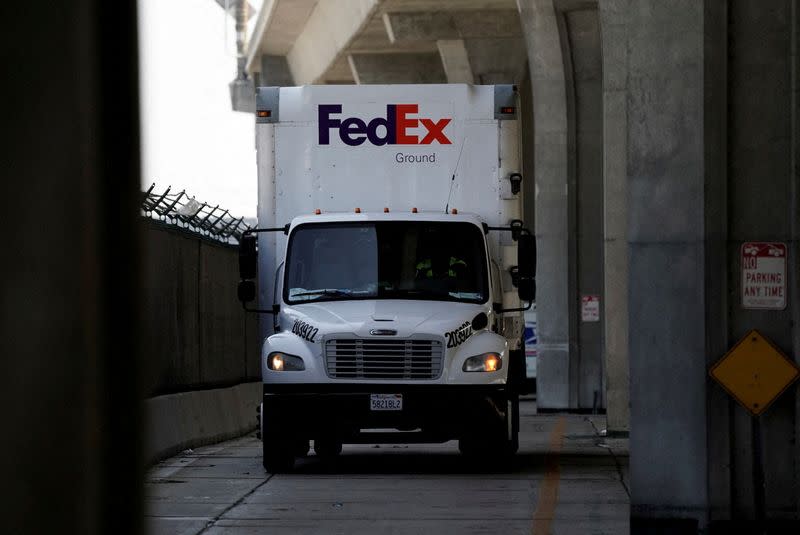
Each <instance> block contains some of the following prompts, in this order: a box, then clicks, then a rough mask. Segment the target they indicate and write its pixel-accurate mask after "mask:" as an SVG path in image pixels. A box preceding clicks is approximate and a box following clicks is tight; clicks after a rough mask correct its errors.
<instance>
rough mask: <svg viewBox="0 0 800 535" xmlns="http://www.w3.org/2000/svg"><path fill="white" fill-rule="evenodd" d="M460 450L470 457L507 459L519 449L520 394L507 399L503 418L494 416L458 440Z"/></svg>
mask: <svg viewBox="0 0 800 535" xmlns="http://www.w3.org/2000/svg"><path fill="white" fill-rule="evenodd" d="M458 449H459V451H460V452H461V453H462V454H463V455H466V456H470V457H477V456H480V457H483V458H485V459H495V460H498V461H506V460H509V459H510V458H511V457H513V456H514V455H515V454H516V453H517V451H518V450H519V396H517V395H512V396H510V397H509V398H508V400H507V401H506V407H505V411H504V414H503V415H502V417H501V418H499V419H495V418H493V419H492V420H491V421H489V422H487V423H486V425H485V426H483V427H482V428H481V429H477V430H475V431H474V432H473V433H470V434H469V435H466V436H463V437H461V438H460V439H459V440H458Z"/></svg>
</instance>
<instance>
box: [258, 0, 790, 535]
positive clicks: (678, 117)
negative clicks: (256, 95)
mask: <svg viewBox="0 0 800 535" xmlns="http://www.w3.org/2000/svg"><path fill="white" fill-rule="evenodd" d="M797 22H798V6H797V3H796V2H792V1H789V0H784V1H775V2H769V3H756V2H747V1H743V0H736V1H734V0H728V1H724V0H723V1H711V0H708V1H701V0H696V1H685V2H678V3H673V2H662V1H659V0H637V1H633V0H519V1H514V0H496V1H491V0H483V1H479V0H463V1H456V0H439V1H433V0H384V1H381V0H354V1H350V2H341V1H335V0H294V1H291V2H290V1H285V0H267V1H266V2H265V4H264V8H263V9H262V12H261V13H260V15H259V20H258V22H257V24H256V30H255V33H254V35H253V37H252V39H251V41H250V45H249V49H248V56H247V68H248V71H249V74H250V75H251V77H252V79H253V80H254V83H255V84H257V85H302V84H334V83H348V84H351V83H357V84H376V83H444V82H449V83H475V84H494V83H515V84H518V85H519V87H520V88H521V94H522V107H523V117H522V126H523V143H524V169H523V174H524V181H523V193H522V194H523V196H524V199H525V219H526V222H527V224H528V225H529V226H530V227H532V228H533V229H534V230H535V234H536V237H537V242H538V250H539V260H538V280H539V288H540V290H539V295H538V299H537V303H536V306H537V315H538V338H539V345H538V355H539V357H538V359H539V363H538V404H539V407H540V408H541V409H544V410H564V409H567V410H572V411H591V410H594V409H599V410H603V409H605V410H606V411H607V418H608V427H609V430H610V431H619V432H627V431H628V429H630V433H631V450H632V460H631V485H632V508H633V510H632V514H633V515H634V516H635V517H637V518H639V517H640V518H642V519H645V520H647V519H664V518H678V519H686V520H687V521H688V523H689V525H694V524H695V523H696V524H697V525H699V526H704V525H706V524H708V523H709V522H711V523H712V524H713V522H716V521H726V520H729V519H750V518H753V517H754V516H756V514H757V512H756V510H755V507H756V505H755V504H756V503H757V502H758V500H757V495H758V493H757V492H756V491H757V487H758V485H757V484H755V485H754V483H753V477H752V474H753V471H754V470H753V469H754V466H753V458H752V451H753V448H754V443H753V433H752V432H751V426H752V422H751V419H750V417H749V415H748V414H747V413H746V412H745V411H744V410H743V409H742V408H741V407H739V406H738V405H737V404H736V403H735V402H733V401H731V400H730V399H729V397H728V396H727V394H726V393H725V392H724V391H723V390H722V389H721V388H719V387H718V386H717V385H716V384H714V383H713V382H712V381H711V380H710V379H709V377H708V369H709V368H710V366H711V365H712V364H713V363H714V362H716V361H717V360H718V359H719V358H720V357H721V356H722V355H723V354H724V353H725V352H726V351H727V349H729V348H730V347H731V346H732V345H733V344H734V343H735V342H736V341H737V340H738V339H739V338H741V337H742V336H743V335H744V334H745V333H746V332H748V331H749V330H750V329H753V328H757V329H760V330H761V331H762V333H764V334H765V335H766V336H767V337H768V338H770V339H771V340H772V341H773V342H774V343H775V344H776V345H777V346H778V347H779V348H781V349H782V350H783V351H784V352H785V353H787V354H788V355H790V356H794V355H795V354H796V350H797V346H798V344H800V330H799V329H798V326H797V325H798V320H800V317H798V314H799V313H800V311H799V310H798V299H797V298H798V294H797V288H798V284H797V275H796V273H797V265H796V257H797V253H798V250H797V241H796V239H797V237H796V234H797V232H798V228H800V227H799V226H798V187H797V167H796V161H797V158H796V156H797V151H798V133H797V120H796V119H797V99H796V95H797V93H798V79H797V72H798V69H797V57H798V54H797V51H798V49H797ZM748 241H764V242H780V243H785V244H787V246H788V251H789V254H788V256H789V270H788V273H789V275H788V277H789V280H788V286H787V288H788V296H787V306H786V307H785V309H783V310H751V309H748V308H744V307H743V306H742V300H741V287H740V280H741V272H740V264H739V254H740V247H741V245H742V244H743V243H744V242H748ZM587 298H592V299H593V298H599V300H600V303H601V308H600V311H601V312H600V316H599V320H597V318H596V317H592V316H585V315H584V314H582V302H584V300H586V299H587ZM798 415H800V399H799V398H798V396H797V393H796V391H795V390H790V391H789V392H787V393H786V394H785V395H784V396H782V397H781V398H780V399H779V400H778V402H777V403H776V404H775V405H774V406H773V407H772V409H771V410H770V412H769V413H767V414H766V415H764V416H762V417H761V420H762V426H763V430H764V431H763V437H762V440H763V449H764V455H765V480H766V484H765V485H766V486H765V488H766V491H765V492H766V498H765V500H766V509H767V512H768V516H769V517H771V518H778V519H796V518H797V517H798V513H799V511H800V490H798V489H800V484H798V483H800V463H798V460H800V450H798V448H800V443H799V442H798V441H797V440H796V435H797V432H798V426H799V425H800V419H799V418H798Z"/></svg>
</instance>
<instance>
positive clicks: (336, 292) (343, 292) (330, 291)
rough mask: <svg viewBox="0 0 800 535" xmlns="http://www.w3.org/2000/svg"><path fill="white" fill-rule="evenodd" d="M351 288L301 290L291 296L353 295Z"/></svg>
mask: <svg viewBox="0 0 800 535" xmlns="http://www.w3.org/2000/svg"><path fill="white" fill-rule="evenodd" d="M352 293H353V292H352V291H351V290H341V289H338V288H320V289H319V290H310V291H308V292H300V293H296V294H291V295H290V296H289V297H291V298H294V297H303V296H306V295H333V296H336V297H347V296H349V295H352Z"/></svg>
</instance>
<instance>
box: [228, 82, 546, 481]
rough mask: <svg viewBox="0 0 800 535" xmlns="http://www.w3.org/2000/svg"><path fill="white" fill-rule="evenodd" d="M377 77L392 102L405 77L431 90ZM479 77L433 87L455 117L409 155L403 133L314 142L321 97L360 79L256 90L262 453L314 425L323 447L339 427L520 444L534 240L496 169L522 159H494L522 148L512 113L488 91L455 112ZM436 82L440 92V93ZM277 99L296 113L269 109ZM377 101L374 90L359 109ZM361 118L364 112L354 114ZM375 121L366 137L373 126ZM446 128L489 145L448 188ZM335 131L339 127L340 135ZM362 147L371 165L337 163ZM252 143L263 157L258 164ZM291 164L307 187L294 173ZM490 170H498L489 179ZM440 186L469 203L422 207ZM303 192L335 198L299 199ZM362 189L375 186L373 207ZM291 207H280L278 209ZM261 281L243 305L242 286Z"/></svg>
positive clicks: (324, 109)
mask: <svg viewBox="0 0 800 535" xmlns="http://www.w3.org/2000/svg"><path fill="white" fill-rule="evenodd" d="M372 87H373V91H372V93H370V95H371V97H372V98H374V99H376V100H382V102H380V104H379V105H380V107H381V108H382V107H383V102H386V103H387V106H386V109H387V110H388V112H387V118H388V119H387V120H391V113H392V109H393V108H392V107H391V106H406V108H407V107H408V105H406V104H392V102H397V101H398V100H397V96H396V95H399V94H402V95H404V96H403V98H405V99H409V91H408V88H414V89H413V90H412V91H411V99H413V98H414V95H413V93H415V92H416V93H418V98H417V99H418V100H422V99H421V98H419V96H422V95H424V94H427V93H429V92H430V91H431V89H430V86H401V87H399V88H398V87H396V86H372ZM375 87H378V88H379V89H378V90H377V91H375V90H374V88H375ZM270 89H271V90H272V89H274V88H270ZM287 89H289V91H285V90H287ZM291 90H295V91H294V92H292V91H291ZM465 90H466V91H465ZM492 90H493V88H492V87H491V86H489V88H488V89H483V88H481V89H479V90H478V91H477V92H476V91H473V90H472V88H471V87H470V86H437V87H436V88H434V90H433V97H434V98H433V99H432V100H433V101H434V102H435V103H436V104H437V106H438V107H439V108H440V109H442V108H443V109H446V110H449V114H450V115H451V116H452V118H448V119H438V120H432V122H433V124H435V125H437V126H436V127H435V130H436V135H435V136H434V138H433V139H432V140H431V141H432V143H431V145H432V147H424V148H422V149H419V148H418V149H416V150H417V151H418V152H425V153H426V154H421V155H419V157H415V158H412V159H409V158H407V157H406V156H408V154H409V153H412V150H411V149H409V148H405V149H404V152H403V154H404V157H403V158H401V159H398V158H397V154H400V152H398V151H397V150H396V149H395V148H392V147H388V150H386V147H385V145H386V144H387V143H383V144H381V143H377V146H378V147H379V148H380V150H374V151H372V152H371V153H366V154H365V153H364V152H363V151H362V152H358V150H359V149H358V147H353V146H348V147H344V148H346V149H347V150H348V152H346V153H345V152H344V151H342V152H341V153H339V154H337V153H336V152H331V148H330V147H329V146H327V145H330V144H331V138H332V136H331V135H330V133H329V132H328V131H327V130H329V125H330V124H331V122H332V119H331V117H332V115H331V114H332V113H333V112H337V113H338V112H341V109H342V106H341V105H339V104H336V105H333V104H330V102H336V101H337V100H338V101H340V102H341V101H342V100H350V101H353V97H354V93H355V96H357V95H358V94H361V95H366V94H367V93H366V91H367V89H366V88H365V87H361V86H359V87H355V88H349V89H347V88H341V87H337V88H322V87H318V88H281V89H280V91H281V92H279V93H278V97H276V96H275V92H274V91H271V93H270V94H268V95H267V97H266V98H263V99H262V101H261V104H262V105H263V106H271V108H270V109H269V110H268V111H269V114H268V115H269V117H270V118H274V117H275V116H276V115H280V116H281V119H279V120H274V121H273V122H271V123H266V124H268V125H269V129H263V130H261V131H259V130H258V129H257V147H258V150H259V161H260V164H259V181H260V182H259V183H260V191H259V227H260V228H258V229H253V230H251V231H249V232H247V233H245V235H244V236H243V238H242V241H241V252H240V261H241V262H240V264H241V265H240V276H241V279H242V281H241V282H240V288H239V297H240V299H241V300H242V302H243V303H244V304H245V307H246V308H247V309H250V310H254V311H256V312H261V313H263V314H265V316H266V317H267V318H269V319H268V322H265V323H267V326H266V328H265V331H267V332H266V333H265V338H264V343H263V347H262V351H261V365H262V378H263V402H262V406H261V411H260V418H261V436H262V440H263V447H264V466H265V468H266V469H267V470H268V471H270V472H277V471H284V470H288V469H290V468H291V467H292V466H293V464H294V461H295V457H296V456H299V455H304V454H306V453H307V452H308V451H309V449H310V441H313V443H314V450H315V452H316V453H317V455H319V456H321V457H324V458H330V457H334V456H336V455H338V454H339V453H340V452H341V450H342V444H346V443H421V442H446V441H449V440H454V439H457V440H458V441H459V448H460V449H461V451H462V452H463V453H464V454H467V455H482V456H485V455H487V454H488V455H490V456H492V457H495V458H497V459H501V458H504V457H508V456H509V455H513V454H514V453H515V452H516V450H517V447H518V438H517V437H518V430H519V402H518V396H519V394H520V392H521V391H522V390H523V388H524V385H525V384H526V382H525V354H524V342H523V329H524V320H523V318H522V311H523V310H526V309H527V308H529V307H530V304H531V302H532V301H533V299H534V293H535V282H534V270H535V241H534V238H533V236H532V235H531V233H530V232H529V231H528V230H527V229H525V228H524V224H523V223H522V222H521V221H520V220H519V219H517V218H515V217H514V216H515V215H516V214H517V213H518V212H519V205H520V204H521V198H520V196H519V191H518V189H517V191H515V192H513V193H511V192H510V190H509V188H511V189H513V187H512V186H513V177H510V176H509V175H511V174H516V175H519V173H518V169H517V168H515V169H513V170H512V169H510V168H508V169H507V168H506V167H508V166H509V164H510V163H511V164H514V165H516V166H518V162H519V159H518V157H517V156H515V155H513V157H512V155H511V154H509V153H510V152H514V147H515V146H514V144H513V142H514V141H516V140H515V139H514V138H513V136H511V139H509V137H510V136H509V132H508V126H507V125H503V124H501V122H500V120H498V118H497V116H496V114H494V115H492V114H493V109H492V107H491V106H487V108H488V109H487V110H485V114H486V115H487V118H486V119H484V118H482V117H480V116H479V117H476V118H474V120H472V121H470V117H469V115H470V114H472V115H474V112H469V113H467V114H466V115H467V116H466V117H464V116H463V115H464V114H461V113H459V109H460V108H462V109H463V108H467V107H468V106H469V104H470V102H469V101H470V99H471V98H474V99H478V100H479V101H491V100H492V99H491V96H492V93H491V91H492ZM298 93H299V94H298ZM376 93H377V95H376ZM471 93H472V94H471ZM496 93H497V92H496V91H495V98H494V101H495V104H497V96H496ZM501 93H502V92H501ZM503 94H505V93H503ZM293 97H296V98H293ZM381 97H383V98H381ZM444 97H447V98H449V99H450V105H449V106H448V105H446V104H445V105H444V106H442V103H443V102H446V101H447V98H444ZM289 101H296V102H291V103H289V104H288V105H287V102H289ZM277 102H280V106H281V109H289V110H293V111H295V112H296V113H297V119H296V120H291V119H288V118H287V117H286V115H287V114H286V113H285V112H282V111H279V110H277V109H275V108H276V106H278V104H277ZM301 104H302V106H301ZM315 104H316V105H317V106H318V109H319V115H317V116H314V115H312V118H316V119H317V122H316V123H315V122H314V121H307V120H304V119H305V118H307V117H306V116H304V115H303V113H305V112H304V111H301V110H305V108H303V106H307V107H310V108H313V107H314V105H315ZM284 106H286V108H283V107H284ZM415 106H416V108H415V109H417V110H418V109H419V107H420V105H415ZM373 109H375V104H374V103H372V104H371V105H370V106H367V112H366V113H367V114H370V113H371V112H372V110H373ZM407 109H408V108H407ZM305 111H307V110H305ZM502 111H505V112H508V109H505V110H502ZM351 113H354V112H353V111H352V110H351ZM355 113H357V110H356V112H355ZM265 115H266V114H265ZM460 115H461V116H460ZM287 119H288V120H287ZM506 119H507V118H506ZM404 120H410V119H409V118H408V117H405V118H404ZM451 122H453V123H454V125H453V128H452V129H450V130H448V129H447V125H448V124H449V123H451ZM309 123H311V124H309ZM262 124H263V123H262ZM353 124H356V126H358V124H357V123H353ZM361 124H364V125H368V124H370V123H369V122H368V121H367V120H366V118H365V119H364V120H363V121H361ZM323 125H324V126H325V128H324V129H323V128H322V126H323ZM265 126H266V125H265ZM389 126H392V125H389ZM389 126H387V129H386V131H387V132H388V128H389ZM292 128H294V129H295V130H291V129H292ZM504 128H505V130H506V131H505V132H504V131H503V130H504ZM282 129H285V130H282ZM351 130H352V129H351ZM375 132H378V133H377V134H375V137H378V138H379V137H380V130H375ZM375 132H373V133H375ZM259 133H260V134H261V136H260V137H259ZM459 134H460V135H461V137H462V139H463V140H462V142H461V151H462V152H463V150H464V148H465V144H466V137H467V136H469V135H472V136H474V137H475V139H474V141H473V142H477V145H476V149H475V151H471V154H470V158H471V159H473V161H474V159H475V158H476V154H475V152H480V151H484V153H485V154H486V155H489V157H490V158H492V161H490V162H483V164H484V166H486V164H487V163H488V164H489V168H491V169H492V173H491V174H490V175H489V176H476V177H471V176H470V171H462V172H461V174H462V175H463V177H462V181H461V182H460V187H459V191H458V192H457V194H456V195H455V196H453V184H454V183H455V182H456V180H457V178H458V176H457V173H459V171H458V167H459V163H458V159H459V158H460V157H461V155H460V154H459V155H458V156H457V155H456V154H455V151H454V150H453V149H454V147H452V146H449V147H448V146H443V147H437V145H452V143H444V140H448V141H449V140H450V138H449V137H448V136H452V137H457V136H458V135H459ZM504 134H505V135H504ZM405 135H406V136H408V134H407V133H406V134H405ZM480 136H485V137H486V142H487V143H483V142H482V141H481V139H479V138H480ZM365 137H366V136H365ZM281 138H284V139H286V140H287V141H288V140H298V139H300V140H305V141H306V148H305V150H303V148H302V147H300V150H299V151H298V150H297V149H296V147H295V148H294V149H291V150H292V151H293V152H290V153H287V152H289V151H290V149H288V145H283V143H282V141H281ZM348 139H352V138H347V137H346V136H345V137H342V141H343V142H345V143H344V145H349V144H348V143H347V141H348ZM418 139H424V138H422V137H421V136H420V138H418ZM503 141H505V144H504V143H503ZM486 145H488V147H487V146H486ZM501 145H503V147H504V149H503V150H505V151H506V152H505V153H504V152H503V150H501ZM282 147H287V148H282ZM477 147H480V149H478V148H477ZM412 156H413V153H412ZM423 156H425V157H426V158H423ZM359 157H365V158H367V159H371V160H372V165H373V166H374V167H375V169H376V170H377V172H371V173H367V172H365V171H363V170H362V171H361V173H357V174H356V175H355V176H353V175H352V174H351V173H350V172H349V171H348V170H352V169H353V168H354V164H353V161H352V160H353V159H355V160H358V158H359ZM477 157H478V158H480V154H477ZM498 157H499V158H498ZM303 158H305V159H303ZM381 159H382V160H383V161H384V163H383V164H382V163H381ZM264 160H267V161H268V162H269V164H270V165H269V166H266V165H264V166H262V165H261V162H264ZM315 160H316V161H315ZM348 160H351V161H348ZM437 161H438V162H439V165H440V166H442V168H444V169H447V168H450V169H453V171H452V173H447V174H450V175H451V177H448V176H447V174H445V175H444V176H442V170H441V168H438V167H437V166H436V162H437ZM284 162H285V163H284ZM409 162H411V163H409ZM309 163H311V165H309ZM498 163H499V164H500V165H498ZM504 164H505V165H506V167H504ZM381 165H386V166H388V167H390V170H394V172H387V171H388V170H382V169H381ZM337 166H338V167H339V169H337ZM262 167H263V169H264V170H263V173H262ZM340 169H341V170H340ZM376 176H378V177H383V178H381V179H380V180H381V182H380V184H381V185H383V186H388V191H386V192H384V194H383V198H380V199H376V198H375V197H376V196H375V195H374V194H365V193H364V191H363V190H365V189H366V190H369V189H373V190H374V187H375V185H374V181H375V177H376ZM520 176H521V175H520ZM442 178H444V180H442ZM448 178H450V180H449V181H448V180H447V179H448ZM262 179H263V180H262ZM303 180H308V185H309V186H310V188H309V189H310V192H309V190H307V189H305V188H303V187H302V184H301V185H298V184H297V182H302V181H303ZM432 180H436V181H437V182H438V185H436V186H435V188H438V190H439V191H441V195H439V199H437V200H436V201H434V199H432V198H428V196H426V195H420V191H419V190H420V189H422V183H421V182H420V181H424V182H425V185H424V187H426V188H432V186H431V185H430V183H429V182H430V181H432ZM503 181H508V182H509V187H508V188H504V187H501V186H502V182H503ZM262 184H263V187H261V185H262ZM323 184H328V185H329V186H328V187H329V191H330V194H326V191H325V188H324V187H322V186H323ZM364 184H366V185H364ZM403 184H405V185H406V186H407V187H408V189H409V190H410V191H408V190H406V188H402V187H400V186H402V185H403ZM360 185H361V186H360ZM448 187H449V190H450V191H449V194H448V195H447V197H448V199H447V200H448V201H449V200H450V199H453V200H455V201H457V202H461V203H462V206H463V205H466V206H467V207H468V208H471V207H477V208H478V210H476V211H473V212H462V213H459V211H458V210H457V209H449V202H448V203H447V206H445V207H444V208H445V210H442V209H441V207H440V208H439V209H433V203H434V202H437V203H438V202H442V201H444V200H445V195H444V194H445V193H447V191H446V190H447V189H448ZM395 188H396V189H397V190H398V191H396V192H395V191H392V190H393V189H395ZM435 188H434V189H432V191H434V190H435ZM343 190H344V191H343ZM415 190H416V191H415ZM465 190H466V191H465ZM487 193H488V194H489V195H487ZM281 197H283V200H282V199H281ZM332 199H336V201H335V202H331V201H332ZM282 201H283V202H282ZM309 201H311V202H314V203H320V204H323V205H327V206H328V207H329V208H332V209H320V208H314V209H309V207H308V206H307V205H308V202H309ZM375 201H384V202H382V203H380V204H384V206H383V208H382V209H381V208H380V204H379V203H378V202H375ZM391 201H394V203H392V202H391ZM356 202H358V203H362V202H364V203H366V206H364V208H365V209H364V210H363V211H362V207H361V206H352V204H354V203H356ZM344 203H352V204H351V207H350V208H349V210H346V211H345V210H343V209H342V208H343V205H344ZM376 204H377V205H378V206H375V205H376ZM390 204H395V206H387V205H390ZM287 205H289V207H288V208H287ZM298 205H304V206H303V208H302V209H304V210H306V211H305V213H304V214H303V213H302V212H300V213H301V214H302V215H298V212H299V211H300V208H299V206H298ZM397 205H399V206H397ZM410 205H411V206H410ZM417 205H419V207H418V206H417ZM498 208H499V209H498ZM293 212H294V216H293V217H292V218H291V220H290V221H289V222H288V223H285V224H283V226H276V223H278V221H279V218H281V217H282V216H285V215H287V214H291V213H293ZM487 215H488V217H487ZM262 221H263V222H265V223H267V225H262ZM514 253H516V255H514ZM256 279H257V283H256ZM256 296H258V303H257V305H256V307H255V308H254V307H253V305H250V304H249V303H251V302H252V301H254V300H255V299H256Z"/></svg>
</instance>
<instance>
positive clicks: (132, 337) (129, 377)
mask: <svg viewBox="0 0 800 535" xmlns="http://www.w3.org/2000/svg"><path fill="white" fill-rule="evenodd" d="M3 20H4V22H5V23H6V27H5V28H4V31H3V32H2V35H0V46H2V49H3V50H4V65H5V68H6V69H8V72H13V73H15V77H14V78H15V79H14V80H9V81H8V83H6V84H4V87H3V90H4V97H5V98H4V101H5V102H7V103H9V105H8V106H7V107H6V109H5V110H4V112H3V126H4V129H5V132H7V135H6V136H5V137H4V139H3V143H2V149H0V150H2V151H3V155H2V161H3V162H4V166H5V168H6V169H8V177H9V178H8V180H6V181H5V182H4V190H3V206H2V208H1V209H0V226H2V228H3V229H5V230H6V232H5V235H4V242H3V261H2V262H0V278H1V279H2V281H3V282H2V284H3V290H2V299H0V340H2V342H0V345H2V349H1V350H0V354H1V355H2V357H0V372H1V374H2V377H3V386H2V388H0V405H1V406H2V407H3V439H2V443H0V472H2V473H3V477H4V478H5V481H6V483H5V487H4V491H3V499H2V504H0V516H1V517H2V531H3V532H4V533H59V534H65V535H66V534H82V535H95V534H97V535H100V534H106V533H120V534H138V533H141V531H142V524H143V522H142V517H143V514H144V513H143V510H142V485H143V480H144V477H143V476H144V470H143V463H142V454H141V446H142V441H141V431H142V428H143V426H142V421H141V417H142V411H141V407H140V404H141V403H142V399H143V395H142V390H141V381H140V378H141V371H142V370H141V364H140V363H141V359H140V356H139V353H138V351H137V348H138V343H137V342H138V340H139V338H140V336H141V332H140V322H139V306H138V305H139V295H140V287H139V284H138V282H137V279H138V273H139V235H138V234H139V233H138V230H139V226H138V222H139V217H140V216H139V209H140V207H139V202H140V196H141V192H140V189H139V181H140V176H139V106H138V87H139V80H138V74H137V45H136V21H137V15H136V2H134V1H132V0H121V1H119V2H57V3H54V4H48V5H46V6H44V5H43V6H41V9H13V8H12V9H7V10H5V11H4V15H3Z"/></svg>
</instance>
